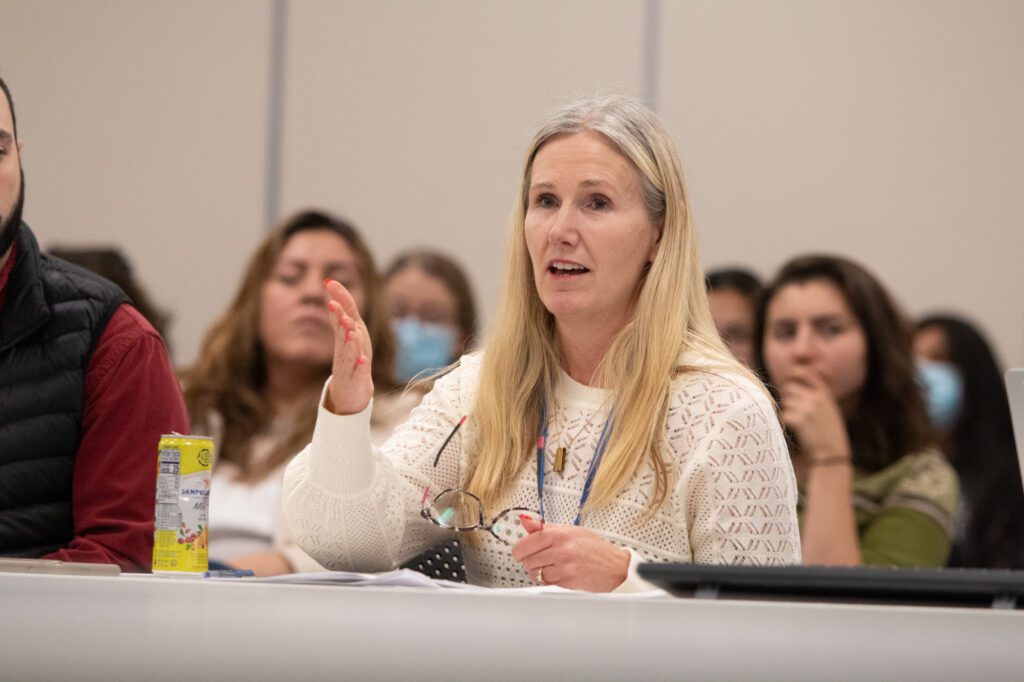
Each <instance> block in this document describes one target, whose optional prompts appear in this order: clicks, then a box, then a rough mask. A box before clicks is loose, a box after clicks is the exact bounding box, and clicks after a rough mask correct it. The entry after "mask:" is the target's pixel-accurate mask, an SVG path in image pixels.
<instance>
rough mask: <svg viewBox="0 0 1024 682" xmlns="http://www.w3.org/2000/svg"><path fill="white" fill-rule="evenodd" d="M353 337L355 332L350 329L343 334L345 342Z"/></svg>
mask: <svg viewBox="0 0 1024 682" xmlns="http://www.w3.org/2000/svg"><path fill="white" fill-rule="evenodd" d="M353 336H355V332H353V331H352V330H351V329H349V330H348V331H347V332H345V340H346V341H351V340H352V337H353Z"/></svg>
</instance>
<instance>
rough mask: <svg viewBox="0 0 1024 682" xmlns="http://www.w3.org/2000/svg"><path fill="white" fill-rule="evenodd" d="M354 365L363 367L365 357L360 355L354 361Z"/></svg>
mask: <svg viewBox="0 0 1024 682" xmlns="http://www.w3.org/2000/svg"><path fill="white" fill-rule="evenodd" d="M356 364H357V365H365V364H366V356H365V355H360V356H359V359H358V360H356Z"/></svg>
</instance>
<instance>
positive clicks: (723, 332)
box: [705, 268, 764, 368]
mask: <svg viewBox="0 0 1024 682" xmlns="http://www.w3.org/2000/svg"><path fill="white" fill-rule="evenodd" d="M705 282H706V284H707V288H708V306H709V307H710V308H711V319H713V320H714V321H715V328H716V329H718V334H719V336H721V337H722V340H723V341H725V345H727V346H728V347H729V350H731V351H732V353H733V355H735V356H736V357H737V358H739V360H740V361H741V362H742V363H743V364H744V365H746V366H747V367H751V368H754V312H755V310H756V308H757V300H758V299H759V298H760V297H761V292H762V291H764V285H763V284H761V280H759V279H758V278H757V275H755V274H754V273H752V272H750V271H749V270H746V269H744V268H722V269H719V270H712V271H711V272H709V273H708V276H707V278H706V279H705Z"/></svg>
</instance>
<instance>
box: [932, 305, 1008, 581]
mask: <svg viewBox="0 0 1024 682" xmlns="http://www.w3.org/2000/svg"><path fill="white" fill-rule="evenodd" d="M914 355H915V357H916V358H917V359H918V362H919V363H922V361H923V364H920V365H919V367H920V368H921V378H922V379H923V380H924V381H923V383H924V387H925V396H926V401H927V403H928V405H929V412H930V414H931V417H932V423H933V426H934V427H935V430H936V432H937V435H938V438H939V443H940V445H941V446H942V449H943V450H944V451H945V452H946V454H947V456H948V458H949V461H950V463H951V464H952V465H953V467H954V468H955V469H956V472H957V474H958V475H959V477H960V481H961V486H962V498H961V500H962V504H961V508H960V510H959V514H958V516H959V518H958V522H957V527H956V529H955V533H954V539H953V540H954V542H953V552H952V555H951V557H950V561H949V563H950V565H951V566H970V567H976V568H1024V513H1022V512H1021V510H1024V490H1022V489H1021V477H1020V468H1019V464H1018V461H1017V456H1016V448H1015V446H1014V440H1013V427H1012V425H1011V421H1010V407H1009V404H1008V402H1007V399H1006V392H1005V390H1004V389H1003V378H1002V377H1003V370H1002V368H1001V367H1000V365H999V361H998V360H997V359H996V357H995V353H993V351H992V348H991V346H990V345H989V343H988V342H987V341H986V340H985V337H984V336H983V335H982V333H981V332H980V331H979V330H978V329H977V327H976V326H975V325H973V324H971V323H970V322H968V321H967V320H965V319H963V318H961V317H957V316H954V315H931V316H928V317H926V318H924V319H922V320H920V321H919V322H918V323H917V331H916V333H915V335H914Z"/></svg>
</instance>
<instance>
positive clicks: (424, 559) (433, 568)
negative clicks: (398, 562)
mask: <svg viewBox="0 0 1024 682" xmlns="http://www.w3.org/2000/svg"><path fill="white" fill-rule="evenodd" d="M402 568H411V569H412V570H414V571H419V572H420V573H422V574H424V575H426V576H429V577H431V578H433V579H435V580H450V581H451V582H455V583H464V582H466V565H465V564H464V563H463V561H462V547H461V546H460V545H459V541H458V540H451V541H449V542H445V543H443V544H440V545H437V546H435V547H432V548H430V549H429V550H427V551H426V552H424V553H423V554H420V555H419V556H417V557H415V558H414V559H412V560H411V561H407V562H405V563H404V564H402Z"/></svg>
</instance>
